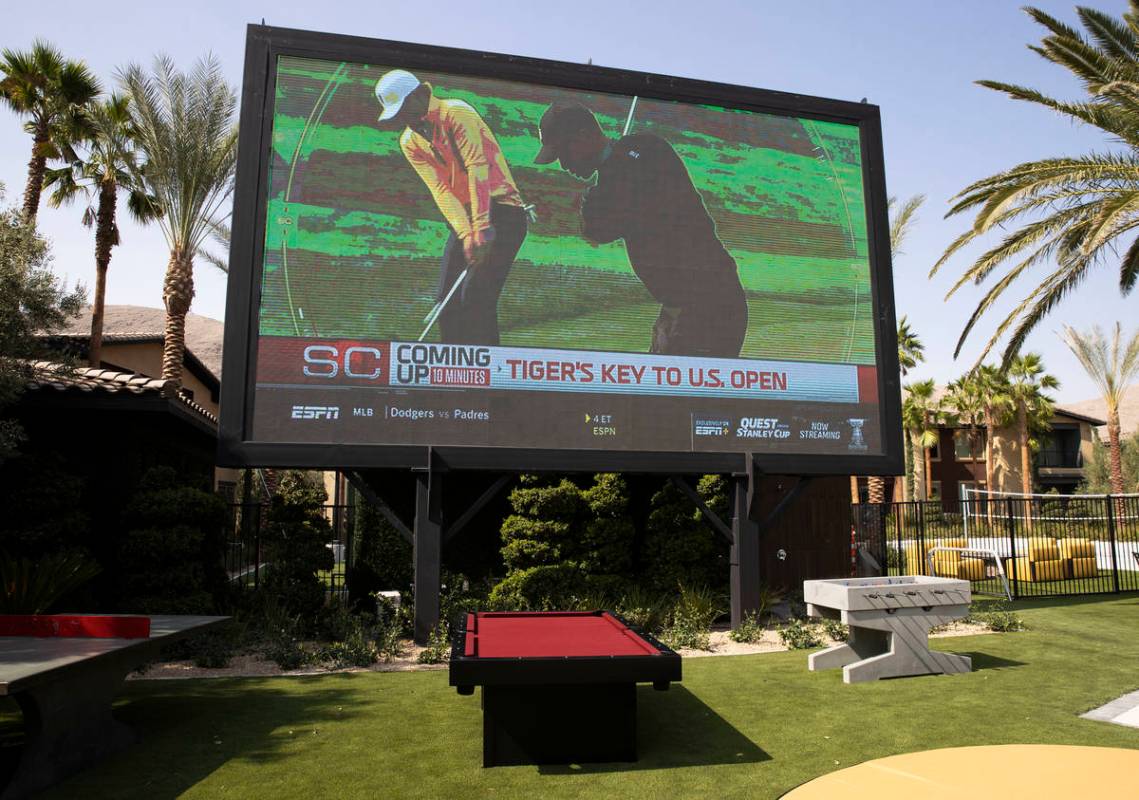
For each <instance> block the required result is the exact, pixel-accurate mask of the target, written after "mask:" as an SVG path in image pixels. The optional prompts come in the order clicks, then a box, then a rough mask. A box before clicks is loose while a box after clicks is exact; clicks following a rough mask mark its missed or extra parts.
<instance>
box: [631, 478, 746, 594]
mask: <svg viewBox="0 0 1139 800" xmlns="http://www.w3.org/2000/svg"><path fill="white" fill-rule="evenodd" d="M697 492H698V493H699V495H700V497H701V499H703V500H704V503H705V505H707V506H708V507H709V508H711V509H712V510H713V511H717V512H719V513H721V514H724V513H725V512H726V511H727V506H728V504H727V485H726V482H725V481H724V479H723V477H721V476H719V475H706V476H704V477H703V478H702V479H701V480H700V481H699V482H698V484H697ZM650 508H651V510H650V512H649V517H648V520H647V522H646V525H645V537H644V544H643V546H642V550H641V565H642V568H641V574H640V576H639V580H640V581H641V582H642V583H644V584H645V585H646V586H647V587H648V588H650V589H652V590H654V591H656V592H659V593H665V592H671V591H672V590H673V589H674V587H675V586H676V585H677V584H678V583H680V582H682V581H683V582H687V583H691V584H695V585H706V586H711V587H715V589H716V590H717V591H721V592H722V591H726V590H727V581H728V575H729V566H728V551H729V545H728V543H727V542H726V541H725V540H724V537H722V536H720V535H719V534H718V533H716V532H715V531H714V530H712V528H711V526H710V525H709V524H708V522H707V521H705V520H704V518H703V516H702V515H701V514H700V511H699V510H698V509H697V508H696V506H695V505H694V504H693V502H692V501H691V500H690V499H689V498H688V496H687V495H686V494H684V493H683V492H681V491H680V490H679V489H678V488H676V487H675V486H674V485H673V484H672V483H665V484H664V486H663V487H662V488H661V489H660V490H659V491H657V492H656V493H655V494H654V495H653V496H652V500H651V505H650Z"/></svg>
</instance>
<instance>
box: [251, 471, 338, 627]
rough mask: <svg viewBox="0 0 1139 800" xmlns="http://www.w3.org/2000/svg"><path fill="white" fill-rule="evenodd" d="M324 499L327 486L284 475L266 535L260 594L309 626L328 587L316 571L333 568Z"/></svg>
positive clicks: (293, 474) (296, 475)
mask: <svg viewBox="0 0 1139 800" xmlns="http://www.w3.org/2000/svg"><path fill="white" fill-rule="evenodd" d="M326 497H327V495H326V494H325V492H324V487H323V486H322V485H320V484H319V483H317V482H316V481H315V480H313V479H311V478H309V477H308V476H307V475H305V474H304V473H302V472H286V473H285V474H284V475H283V476H282V477H281V480H280V484H279V488H278V491H277V494H276V495H274V496H273V499H272V501H271V503H270V506H269V518H268V524H267V525H266V526H265V531H264V533H263V534H262V543H263V545H264V548H265V561H266V566H265V568H264V575H263V578H262V592H264V593H266V594H268V595H271V596H273V597H275V598H276V602H277V603H278V604H280V605H281V606H282V607H283V608H284V609H285V610H287V611H288V612H289V613H290V614H293V615H295V616H299V617H300V619H301V622H302V623H303V624H304V625H306V626H307V625H310V624H312V623H313V622H314V621H315V620H316V618H317V614H318V613H319V611H320V609H321V607H323V605H324V583H323V582H322V581H321V580H320V578H319V577H318V576H317V574H316V573H317V571H318V570H330V569H332V567H333V556H332V551H331V550H329V549H328V547H326V546H325V545H326V543H327V542H328V541H329V540H331V538H332V531H331V528H330V526H329V524H328V520H326V519H325V518H324V514H323V508H322V507H323V504H324V501H325V499H326Z"/></svg>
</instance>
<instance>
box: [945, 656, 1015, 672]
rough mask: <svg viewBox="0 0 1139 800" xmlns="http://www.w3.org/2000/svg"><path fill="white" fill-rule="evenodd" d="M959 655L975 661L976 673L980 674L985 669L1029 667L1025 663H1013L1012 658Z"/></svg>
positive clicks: (974, 669)
mask: <svg viewBox="0 0 1139 800" xmlns="http://www.w3.org/2000/svg"><path fill="white" fill-rule="evenodd" d="M958 655H962V656H969V658H971V659H973V671H974V672H980V671H981V670H983V669H1007V668H1009V667H1024V666H1027V664H1026V663H1025V662H1023V661H1013V660H1012V659H1010V658H1001V657H1000V656H991V655H989V654H988V653H973V652H964V653H958Z"/></svg>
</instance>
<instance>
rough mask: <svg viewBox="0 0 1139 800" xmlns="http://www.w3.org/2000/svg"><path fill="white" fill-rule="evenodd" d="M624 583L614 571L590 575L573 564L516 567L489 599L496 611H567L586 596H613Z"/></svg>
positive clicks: (489, 604)
mask: <svg viewBox="0 0 1139 800" xmlns="http://www.w3.org/2000/svg"><path fill="white" fill-rule="evenodd" d="M620 586H621V579H620V578H619V577H617V576H614V575H589V574H586V573H584V572H582V571H581V570H580V569H578V568H577V567H574V566H573V565H570V564H551V565H546V566H538V567H529V568H527V569H521V570H516V571H515V572H512V573H511V574H509V575H507V576H506V577H505V578H503V579H502V580H501V581H499V582H498V583H497V584H496V585H495V587H494V588H493V589H491V591H490V595H489V596H488V597H487V599H486V605H487V607H488V608H491V609H494V610H495V611H559V610H561V611H564V610H567V609H574V608H579V607H580V606H581V605H582V603H583V602H584V600H585V599H586V598H589V599H590V601H591V602H592V601H594V600H596V599H597V598H599V597H605V596H612V595H614V594H616V593H617V590H618V589H619V587H620Z"/></svg>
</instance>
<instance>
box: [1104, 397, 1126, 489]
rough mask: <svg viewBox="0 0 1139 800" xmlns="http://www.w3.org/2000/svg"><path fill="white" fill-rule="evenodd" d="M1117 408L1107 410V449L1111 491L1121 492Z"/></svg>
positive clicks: (1120, 453) (1121, 460) (1121, 471)
mask: <svg viewBox="0 0 1139 800" xmlns="http://www.w3.org/2000/svg"><path fill="white" fill-rule="evenodd" d="M1119 439H1120V430H1119V410H1118V409H1115V408H1112V409H1109V410H1108V412H1107V451H1108V454H1109V458H1110V467H1111V493H1112V494H1123V456H1122V448H1121V445H1120V441H1119Z"/></svg>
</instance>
